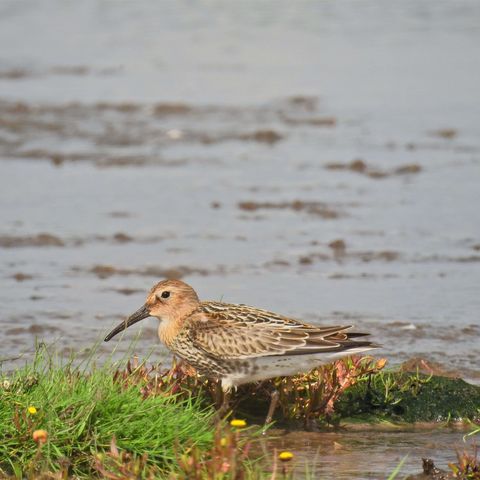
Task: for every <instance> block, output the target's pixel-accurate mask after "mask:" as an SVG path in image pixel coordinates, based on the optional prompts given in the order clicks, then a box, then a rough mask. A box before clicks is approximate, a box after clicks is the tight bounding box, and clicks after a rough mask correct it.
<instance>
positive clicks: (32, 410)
mask: <svg viewBox="0 0 480 480" xmlns="http://www.w3.org/2000/svg"><path fill="white" fill-rule="evenodd" d="M27 410H28V413H29V414H30V415H35V414H36V413H37V409H36V408H35V407H34V406H33V405H30V406H29V407H28V408H27Z"/></svg>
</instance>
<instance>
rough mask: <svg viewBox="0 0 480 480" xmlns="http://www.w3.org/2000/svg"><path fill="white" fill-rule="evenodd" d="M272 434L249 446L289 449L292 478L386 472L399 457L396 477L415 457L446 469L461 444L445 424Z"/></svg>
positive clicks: (415, 469) (408, 470)
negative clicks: (435, 427)
mask: <svg viewBox="0 0 480 480" xmlns="http://www.w3.org/2000/svg"><path fill="white" fill-rule="evenodd" d="M275 435H276V437H275V438H274V439H273V438H272V439H267V440H264V441H262V442H261V445H260V446H253V448H254V449H258V450H259V451H261V452H262V453H263V454H264V455H265V458H271V452H272V449H277V452H280V451H284V450H287V451H291V452H292V453H293V454H294V459H295V462H294V463H293V464H291V465H289V466H288V468H290V469H294V471H295V478H302V476H305V477H306V478H338V479H345V480H348V479H352V478H355V479H357V480H364V479H379V478H387V477H388V475H389V474H390V473H392V472H393V471H394V470H395V468H396V467H397V465H398V464H399V463H400V462H401V461H403V462H404V463H403V465H402V468H401V473H400V474H399V478H405V476H407V475H411V474H418V473H421V472H422V461H421V458H431V459H433V460H434V463H435V466H436V467H437V468H440V469H443V470H447V471H448V470H449V468H448V464H449V463H452V462H455V461H456V460H457V458H456V453H455V448H457V449H458V451H459V452H463V451H464V450H465V448H466V447H465V443H464V442H463V440H462V437H463V434H462V433H461V432H455V431H454V430H450V431H449V430H447V429H445V430H441V431H438V430H437V431H430V430H428V429H427V430H426V431H424V430H422V429H417V430H410V431H388V430H386V431H378V430H375V431H369V430H366V431H362V430H361V429H360V430H359V431H355V432H335V433H329V432H328V433H327V432H325V433H312V432H291V433H287V434H282V432H272V436H275ZM469 448H471V447H469ZM255 451H256V450H255Z"/></svg>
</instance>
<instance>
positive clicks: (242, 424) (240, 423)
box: [230, 418, 247, 428]
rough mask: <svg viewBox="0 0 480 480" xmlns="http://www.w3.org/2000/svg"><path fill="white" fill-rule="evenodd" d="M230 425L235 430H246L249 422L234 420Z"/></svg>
mask: <svg viewBox="0 0 480 480" xmlns="http://www.w3.org/2000/svg"><path fill="white" fill-rule="evenodd" d="M230 425H231V426H232V427H235V428H244V427H246V426H247V422H246V421H245V420H239V419H235V418H234V419H233V420H232V421H231V422H230Z"/></svg>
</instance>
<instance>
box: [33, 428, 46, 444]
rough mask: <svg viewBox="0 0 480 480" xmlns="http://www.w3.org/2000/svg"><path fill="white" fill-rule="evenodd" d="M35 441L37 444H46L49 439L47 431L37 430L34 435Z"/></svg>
mask: <svg viewBox="0 0 480 480" xmlns="http://www.w3.org/2000/svg"><path fill="white" fill-rule="evenodd" d="M32 438H33V441H34V442H36V443H45V442H46V441H47V438H48V432H47V431H46V430H35V431H34V432H33V434H32Z"/></svg>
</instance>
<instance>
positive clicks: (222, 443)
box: [220, 437, 227, 447]
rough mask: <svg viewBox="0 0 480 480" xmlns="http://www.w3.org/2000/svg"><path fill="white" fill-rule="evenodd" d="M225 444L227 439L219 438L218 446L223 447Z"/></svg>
mask: <svg viewBox="0 0 480 480" xmlns="http://www.w3.org/2000/svg"><path fill="white" fill-rule="evenodd" d="M226 444H227V439H226V438H225V437H222V438H221V439H220V446H222V447H224V446H225V445H226Z"/></svg>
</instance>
